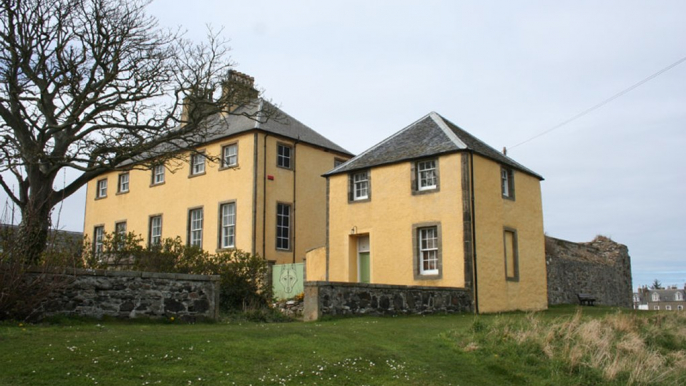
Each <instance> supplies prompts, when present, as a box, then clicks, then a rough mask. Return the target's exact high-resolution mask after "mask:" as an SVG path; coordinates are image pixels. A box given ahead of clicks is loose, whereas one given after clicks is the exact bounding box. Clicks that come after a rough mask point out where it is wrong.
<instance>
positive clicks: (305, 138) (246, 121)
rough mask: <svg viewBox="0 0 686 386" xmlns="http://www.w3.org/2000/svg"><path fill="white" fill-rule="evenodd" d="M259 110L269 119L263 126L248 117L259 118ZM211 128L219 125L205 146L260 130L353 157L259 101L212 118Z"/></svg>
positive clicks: (285, 114) (286, 115) (316, 133)
mask: <svg viewBox="0 0 686 386" xmlns="http://www.w3.org/2000/svg"><path fill="white" fill-rule="evenodd" d="M260 109H262V110H264V111H266V112H267V113H265V114H267V115H269V116H270V117H269V118H268V119H266V120H264V122H259V121H256V120H255V119H252V118H249V117H259V116H260V115H259V114H260ZM212 119H213V120H214V121H215V122H212V124H216V125H221V126H220V127H219V128H218V130H215V131H214V132H215V134H214V135H212V136H211V137H208V138H207V142H211V141H214V140H217V139H221V138H224V137H228V136H231V135H235V134H238V133H242V132H246V131H250V130H255V129H257V130H262V131H266V132H268V133H271V134H276V135H281V136H284V137H287V138H291V139H295V140H298V141H301V142H306V143H309V144H311V145H316V146H320V147H323V148H326V149H329V150H334V151H337V152H339V153H343V154H347V155H353V154H352V153H350V152H349V151H347V150H345V149H344V148H342V147H341V146H339V145H337V144H335V143H334V142H332V141H331V140H329V139H328V138H326V137H324V136H323V135H321V134H319V133H318V132H316V131H314V130H312V129H311V128H309V127H308V126H306V125H305V124H303V123H302V122H300V121H298V120H297V119H295V118H293V117H292V116H290V115H289V114H287V113H285V112H284V111H283V110H281V109H279V108H278V107H276V106H274V105H273V104H271V103H269V102H267V101H264V100H262V101H261V103H259V104H258V103H251V104H249V105H247V106H243V107H239V108H238V109H236V110H235V111H233V112H232V114H230V115H222V116H221V117H219V116H216V117H212ZM260 121H261V119H260Z"/></svg>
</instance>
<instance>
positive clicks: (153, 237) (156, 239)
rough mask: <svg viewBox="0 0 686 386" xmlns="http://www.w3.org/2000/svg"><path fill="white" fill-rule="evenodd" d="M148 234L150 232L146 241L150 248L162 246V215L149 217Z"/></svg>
mask: <svg viewBox="0 0 686 386" xmlns="http://www.w3.org/2000/svg"><path fill="white" fill-rule="evenodd" d="M158 220H159V221H158ZM156 222H158V224H156ZM148 232H150V233H149V235H150V236H149V241H148V244H149V245H150V246H153V245H160V244H162V215H159V216H150V226H149V231H148Z"/></svg>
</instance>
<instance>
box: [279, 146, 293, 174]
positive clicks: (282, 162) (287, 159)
mask: <svg viewBox="0 0 686 386" xmlns="http://www.w3.org/2000/svg"><path fill="white" fill-rule="evenodd" d="M286 149H287V150H288V154H286V152H285V150H286ZM292 161H293V147H292V146H289V145H286V144H284V143H278V144H276V166H278V167H280V168H284V169H292V168H293V167H292V166H293V163H292Z"/></svg>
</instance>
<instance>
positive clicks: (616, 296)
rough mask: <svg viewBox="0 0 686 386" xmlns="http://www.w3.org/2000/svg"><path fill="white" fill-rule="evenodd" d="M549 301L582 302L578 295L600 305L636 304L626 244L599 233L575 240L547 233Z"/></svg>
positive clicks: (560, 302)
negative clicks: (589, 238) (633, 300)
mask: <svg viewBox="0 0 686 386" xmlns="http://www.w3.org/2000/svg"><path fill="white" fill-rule="evenodd" d="M545 242H546V264H547V269H548V303H549V304H551V305H555V304H578V303H579V300H578V298H577V294H579V293H584V294H590V295H593V296H594V297H595V298H596V303H597V304H602V305H608V306H617V307H632V306H633V303H632V283H631V258H630V257H629V250H628V248H627V247H626V245H622V244H618V243H616V242H614V241H612V240H610V239H609V238H607V237H603V236H598V237H596V238H595V239H594V240H593V241H591V242H588V243H573V242H570V241H566V240H561V239H556V238H553V237H547V236H546V241H545Z"/></svg>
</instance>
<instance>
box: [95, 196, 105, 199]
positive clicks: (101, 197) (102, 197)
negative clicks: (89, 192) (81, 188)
mask: <svg viewBox="0 0 686 386" xmlns="http://www.w3.org/2000/svg"><path fill="white" fill-rule="evenodd" d="M106 198H107V196H106V195H105V196H98V197H95V199H96V200H104V199H106Z"/></svg>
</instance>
